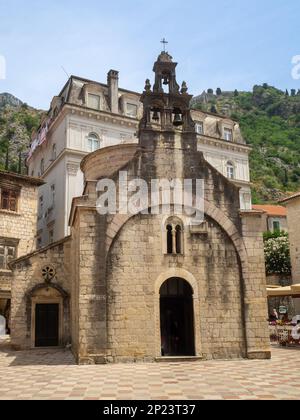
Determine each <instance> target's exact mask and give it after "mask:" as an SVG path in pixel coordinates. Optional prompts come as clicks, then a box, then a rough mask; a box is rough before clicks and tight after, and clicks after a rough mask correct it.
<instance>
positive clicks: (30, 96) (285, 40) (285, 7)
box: [0, 0, 300, 109]
mask: <svg viewBox="0 0 300 420" xmlns="http://www.w3.org/2000/svg"><path fill="white" fill-rule="evenodd" d="M299 21H300V2H299V0H260V1H258V0H250V1H247V2H246V1H245V0H213V1H209V0H208V1H204V0H186V1H182V0H150V1H149V0H147V1H145V0H127V1H125V0H112V1H110V2H108V1H107V0H105V1H102V0H97V1H96V0H81V1H78V0H61V1H58V0H51V1H50V0H48V1H45V0H44V1H42V0H39V1H38V0H26V1H23V0H8V1H7V0H0V56H1V55H2V56H4V57H5V59H6V67H7V70H6V79H5V80H0V92H5V91H6V92H10V93H12V94H14V95H16V96H17V97H19V98H20V99H21V100H23V101H25V102H27V103H29V104H30V105H32V106H35V107H39V108H45V109H47V108H48V107H49V103H50V100H51V98H52V97H53V96H54V95H56V94H58V92H59V91H60V89H61V88H62V86H63V85H64V83H65V82H66V79H67V76H66V74H65V73H64V71H63V70H62V68H61V66H63V67H64V68H65V69H66V71H67V72H68V73H69V74H75V75H78V76H82V77H86V78H90V79H93V80H98V81H102V82H105V81H106V74H107V72H108V70H109V69H111V68H113V69H116V70H119V71H120V84H121V86H122V87H124V88H127V89H131V90H137V91H141V90H142V89H143V87H144V81H145V79H146V78H148V77H151V78H152V66H153V62H154V61H155V59H156V57H157V55H158V54H159V52H160V50H161V44H160V40H161V38H162V37H166V38H167V39H168V41H169V45H168V50H169V52H170V53H171V54H172V55H173V57H174V59H176V61H178V63H179V65H178V79H179V81H181V80H183V79H184V80H186V81H187V83H188V86H189V88H190V92H191V93H192V94H199V93H201V92H202V91H203V90H204V89H207V88H210V87H211V88H214V89H215V88H217V87H221V88H222V89H223V90H233V89H239V90H249V89H251V88H252V86H253V85H254V84H258V83H264V82H268V83H269V84H273V85H275V86H276V87H279V88H282V89H286V88H288V89H290V88H297V89H298V88H300V80H293V79H292V77H291V70H292V64H291V60H292V57H293V56H295V55H300V24H299Z"/></svg>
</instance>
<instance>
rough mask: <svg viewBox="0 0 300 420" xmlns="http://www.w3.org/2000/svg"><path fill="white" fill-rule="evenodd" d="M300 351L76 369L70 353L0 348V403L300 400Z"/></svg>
mask: <svg viewBox="0 0 300 420" xmlns="http://www.w3.org/2000/svg"><path fill="white" fill-rule="evenodd" d="M299 359H300V351H298V350H293V349H278V348H275V349H274V350H273V358H272V360H271V361H249V360H234V361H208V362H188V363H174V364H169V363H153V364H150V363H148V364H136V365H132V364H131V365H122V364H118V365H98V366H76V365H75V364H74V360H73V357H72V355H71V353H70V352H69V351H62V350H51V351H46V350H39V351H27V352H13V351H11V350H9V349H8V348H7V346H6V347H4V346H3V344H2V345H0V400H1V399H2V400H3V399H26V400H27V399H34V400H37V399H52V400H53V399H54V400H58V399H64V400H72V399H76V400H77V399H85V400H93V399H97V400H98V399H103V400H126V399H129V400H135V399H136V400H141V399H148V400H149V399H157V400H173V399H195V400H203V399H223V400H224V399H228V400H229V399H256V400H257V399H264V400H265V399H300V363H299Z"/></svg>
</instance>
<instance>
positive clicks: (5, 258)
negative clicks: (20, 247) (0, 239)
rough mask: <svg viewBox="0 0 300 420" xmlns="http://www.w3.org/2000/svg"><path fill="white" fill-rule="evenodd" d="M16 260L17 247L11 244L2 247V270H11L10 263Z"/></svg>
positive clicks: (0, 252)
mask: <svg viewBox="0 0 300 420" xmlns="http://www.w3.org/2000/svg"><path fill="white" fill-rule="evenodd" d="M15 258H16V247H15V246H13V245H11V243H8V244H6V243H3V244H1V245H0V270H9V265H8V264H9V263H10V262H11V261H12V260H14V259H15Z"/></svg>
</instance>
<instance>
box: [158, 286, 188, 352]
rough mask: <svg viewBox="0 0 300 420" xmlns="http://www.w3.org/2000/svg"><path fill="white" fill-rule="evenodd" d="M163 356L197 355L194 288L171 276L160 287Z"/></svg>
mask: <svg viewBox="0 0 300 420" xmlns="http://www.w3.org/2000/svg"><path fill="white" fill-rule="evenodd" d="M160 327H161V343H162V344H161V348H162V356H195V336H194V309H193V289H192V288H191V286H190V285H189V283H188V282H186V281H185V280H183V279H180V278H171V279H169V280H167V281H166V282H165V283H164V284H163V285H162V287H161V289H160Z"/></svg>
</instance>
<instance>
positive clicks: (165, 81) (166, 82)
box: [163, 76, 169, 85]
mask: <svg viewBox="0 0 300 420" xmlns="http://www.w3.org/2000/svg"><path fill="white" fill-rule="evenodd" d="M163 84H164V85H168V84H169V79H168V76H164V81H163Z"/></svg>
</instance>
